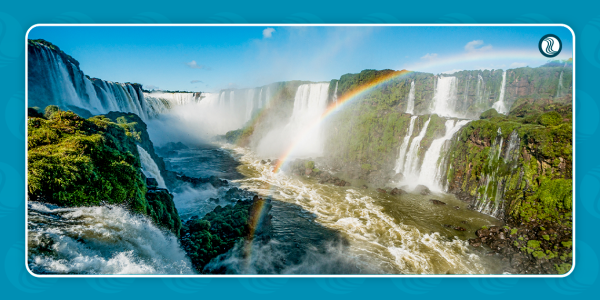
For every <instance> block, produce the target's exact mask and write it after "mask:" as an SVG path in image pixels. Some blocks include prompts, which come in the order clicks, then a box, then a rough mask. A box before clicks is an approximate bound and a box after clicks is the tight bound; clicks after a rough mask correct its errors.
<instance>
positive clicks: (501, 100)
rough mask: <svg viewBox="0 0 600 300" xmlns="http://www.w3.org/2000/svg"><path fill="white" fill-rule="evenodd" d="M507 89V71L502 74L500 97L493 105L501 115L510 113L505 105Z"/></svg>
mask: <svg viewBox="0 0 600 300" xmlns="http://www.w3.org/2000/svg"><path fill="white" fill-rule="evenodd" d="M505 89H506V71H504V72H502V87H500V97H499V99H498V101H496V102H495V103H494V105H492V108H494V109H496V111H498V112H499V113H501V114H507V113H508V107H507V106H506V103H504V91H505Z"/></svg>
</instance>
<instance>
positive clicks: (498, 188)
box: [474, 128, 520, 217]
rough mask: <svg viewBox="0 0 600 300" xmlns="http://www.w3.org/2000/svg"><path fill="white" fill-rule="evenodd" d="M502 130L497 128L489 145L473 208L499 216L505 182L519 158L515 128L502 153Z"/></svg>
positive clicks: (501, 210)
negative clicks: (496, 132) (494, 137)
mask: <svg viewBox="0 0 600 300" xmlns="http://www.w3.org/2000/svg"><path fill="white" fill-rule="evenodd" d="M501 133H502V130H501V129H500V128H498V137H497V138H496V140H494V143H493V144H492V146H491V147H490V153H489V155H488V165H487V167H486V168H485V169H484V173H483V176H482V178H481V181H480V182H479V186H478V187H477V191H478V192H477V200H475V201H476V202H475V205H474V208H475V210H477V211H479V212H481V213H484V214H487V215H490V216H493V217H501V216H502V215H503V214H504V209H505V207H504V201H503V197H504V191H505V189H506V182H508V181H509V179H510V178H511V176H515V175H517V174H516V173H518V172H515V171H516V167H517V164H516V163H517V161H518V158H519V145H520V139H519V135H518V133H517V131H516V130H514V131H513V132H512V133H511V134H510V136H509V138H508V145H507V146H506V150H505V151H504V154H503V153H502V145H503V142H504V140H503V138H502V136H501Z"/></svg>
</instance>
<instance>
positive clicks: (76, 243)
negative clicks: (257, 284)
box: [27, 200, 193, 275]
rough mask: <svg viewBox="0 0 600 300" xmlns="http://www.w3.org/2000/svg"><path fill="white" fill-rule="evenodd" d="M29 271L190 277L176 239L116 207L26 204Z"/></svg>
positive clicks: (188, 268) (140, 218)
mask: <svg viewBox="0 0 600 300" xmlns="http://www.w3.org/2000/svg"><path fill="white" fill-rule="evenodd" d="M27 217H28V218H27V221H28V222H27V226H28V236H27V245H28V250H29V252H28V255H29V256H28V265H29V268H30V269H31V270H32V271H34V272H35V273H37V274H108V275H110V274H169V275H176V274H193V271H192V264H191V262H190V260H189V258H188V257H187V255H186V254H185V252H184V251H183V250H182V249H181V247H180V245H179V242H178V241H177V237H175V236H174V235H173V234H172V233H170V232H166V231H163V230H161V229H159V228H157V227H156V226H155V225H154V224H153V223H152V221H151V220H149V219H148V218H146V217H144V216H142V215H139V214H132V213H130V212H129V211H128V210H127V209H125V208H123V207H119V206H97V207H72V208H62V207H57V206H54V205H50V204H44V203H40V202H35V201H31V200H30V201H28V203H27Z"/></svg>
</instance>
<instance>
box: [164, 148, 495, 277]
mask: <svg viewBox="0 0 600 300" xmlns="http://www.w3.org/2000/svg"><path fill="white" fill-rule="evenodd" d="M176 152H177V153H176V154H175V153H174V152H171V155H170V156H167V157H166V161H167V164H168V165H169V166H170V167H172V168H174V169H175V170H178V171H180V172H182V173H184V174H186V175H189V176H207V175H219V176H221V177H222V178H225V179H231V180H232V182H233V184H234V185H237V186H239V187H240V188H243V189H248V190H250V191H254V192H257V193H258V194H259V195H261V196H263V197H271V198H272V199H273V202H272V203H273V208H272V210H271V215H272V216H273V219H272V225H273V230H272V233H271V239H270V241H269V242H268V243H256V244H255V245H252V251H251V252H250V254H249V255H247V254H243V253H242V252H243V251H241V249H233V250H231V251H230V252H229V253H227V254H226V255H223V256H222V257H219V258H218V259H215V260H213V261H212V262H211V263H210V264H209V265H208V266H207V270H208V271H210V270H211V269H213V270H217V269H220V270H223V269H225V270H226V272H227V273H294V274H296V273H299V274H323V273H325V274H336V273H346V274H348V273H350V274H360V273H369V274H494V273H499V272H501V262H500V260H499V259H498V258H497V257H495V256H488V255H487V254H486V253H485V252H484V251H482V250H476V249H474V248H472V247H470V246H468V243H467V241H466V240H467V239H468V238H473V237H475V236H474V234H473V232H474V231H475V230H476V229H478V228H480V227H481V226H484V225H488V226H489V225H498V224H500V222H499V221H498V220H496V219H494V218H492V217H489V216H487V215H484V214H481V213H478V212H475V211H472V210H468V209H467V204H466V203H464V202H462V201H460V200H458V199H456V198H455V197H454V196H453V195H448V194H430V195H427V196H423V195H421V194H411V193H409V194H404V195H401V196H392V195H389V194H381V193H378V192H377V191H376V190H374V189H364V188H359V187H352V186H350V187H338V186H334V185H330V184H319V183H318V182H317V180H316V179H311V178H298V177H293V176H290V175H287V174H286V173H285V171H282V172H278V173H273V171H272V168H273V167H272V166H271V165H270V164H262V163H261V160H262V159H261V158H260V157H258V156H256V155H255V154H254V153H253V152H251V151H250V150H248V149H245V148H240V147H235V146H233V145H229V144H223V145H221V147H214V148H213V147H203V148H199V149H188V150H180V151H176ZM199 165H202V166H205V167H208V166H210V167H209V168H199V167H198V166H199ZM202 193H205V194H202ZM219 193H222V191H218V190H210V189H207V190H204V191H195V194H194V193H192V192H191V191H180V192H179V194H177V193H176V196H175V202H176V205H177V206H178V209H179V211H180V213H182V215H183V216H184V218H185V216H187V217H189V216H190V215H196V214H198V215H202V214H204V213H206V212H207V211H208V210H210V209H212V208H213V207H214V206H216V204H213V205H210V203H211V202H210V201H208V200H207V199H208V198H209V197H216V196H217V195H218V194H219ZM429 199H437V200H441V201H443V202H446V203H447V205H443V206H442V205H433V204H432V203H431V202H430V201H429ZM456 207H458V209H457V208H456ZM444 224H449V225H453V226H460V227H463V228H465V229H466V231H457V230H455V229H453V228H448V227H445V226H444Z"/></svg>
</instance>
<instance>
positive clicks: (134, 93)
mask: <svg viewBox="0 0 600 300" xmlns="http://www.w3.org/2000/svg"><path fill="white" fill-rule="evenodd" d="M28 51H29V52H28V82H27V91H28V97H27V99H28V106H30V107H34V106H37V107H40V108H44V107H46V106H47V105H57V106H59V107H61V108H62V109H64V110H73V111H74V112H75V113H78V114H80V115H82V116H85V117H89V116H91V115H97V114H104V113H108V112H110V111H121V112H131V113H135V114H137V115H138V116H140V118H142V119H143V120H147V119H149V118H152V117H155V116H156V115H158V114H160V113H164V112H165V111H167V110H169V109H170V108H171V107H172V106H174V105H181V104H184V103H186V102H189V101H191V99H192V98H193V99H195V100H197V99H198V98H199V97H200V93H150V94H146V96H148V97H149V98H150V99H146V97H145V95H144V94H145V93H144V92H143V91H142V86H141V85H139V84H135V83H118V82H111V81H105V80H101V79H97V78H90V77H88V76H87V75H85V74H84V73H83V72H82V71H81V70H80V69H79V66H78V65H77V64H78V63H77V62H76V61H74V60H72V59H71V60H70V59H66V58H65V57H64V56H62V55H60V54H59V53H57V52H56V51H54V50H52V49H50V48H49V47H47V46H46V45H43V44H40V43H38V44H35V45H34V46H31V45H30V46H29V47H28Z"/></svg>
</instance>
